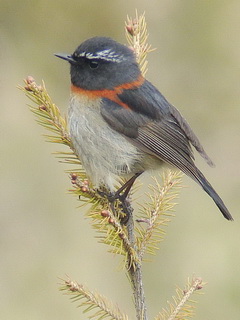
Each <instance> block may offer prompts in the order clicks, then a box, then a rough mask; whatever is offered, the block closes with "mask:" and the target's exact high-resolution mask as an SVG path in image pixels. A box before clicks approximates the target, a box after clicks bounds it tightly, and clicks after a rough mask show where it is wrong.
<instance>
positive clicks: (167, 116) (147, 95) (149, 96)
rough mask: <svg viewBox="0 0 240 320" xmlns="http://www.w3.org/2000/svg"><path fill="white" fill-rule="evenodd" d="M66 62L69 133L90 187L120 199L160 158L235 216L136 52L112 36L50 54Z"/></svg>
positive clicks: (197, 144) (186, 129) (195, 141)
mask: <svg viewBox="0 0 240 320" xmlns="http://www.w3.org/2000/svg"><path fill="white" fill-rule="evenodd" d="M56 56H57V57H59V58H62V59H64V60H67V61H68V62H69V63H70V67H71V82H72V86H71V99H70V106H69V113H68V114H69V126H70V135H71V139H72V142H73V145H74V147H75V150H76V152H77V154H78V155H79V157H80V159H81V161H82V164H83V166H84V168H85V170H86V173H87V175H88V176H89V178H90V180H91V182H93V184H94V185H96V186H97V187H98V186H101V185H104V186H106V187H107V188H109V190H111V191H113V186H114V182H115V181H116V178H117V177H119V176H121V177H124V176H125V177H128V178H129V180H128V182H127V183H126V184H125V185H124V186H123V187H121V188H120V189H119V190H118V191H117V192H116V193H115V198H121V199H123V200H124V199H125V198H126V197H127V195H128V193H129V190H130V189H131V186H132V184H133V183H134V181H135V179H136V178H137V177H138V176H139V175H140V174H141V173H142V172H144V171H145V170H148V169H152V168H154V169H155V168H157V167H160V166H161V165H162V164H163V163H167V164H170V165H172V166H174V167H177V168H178V169H180V170H181V171H183V172H184V173H185V174H187V175H188V176H189V177H191V178H192V179H193V180H195V181H196V182H197V183H198V184H200V186H201V187H202V188H203V189H204V190H205V191H206V192H207V193H208V194H209V196H210V197H211V198H212V199H213V201H214V202H215V203H216V205H217V206H218V208H219V209H220V211H221V212H222V214H223V216H224V217H225V218H226V219H228V220H233V218H232V216H231V214H230V213H229V211H228V209H227V208H226V206H225V205H224V203H223V201H222V199H221V198H220V197H219V195H218V194H217V193H216V191H215V190H214V189H213V187H212V186H211V184H210V183H209V182H208V181H207V179H206V178H205V177H204V175H203V174H202V173H201V171H200V170H199V169H198V168H197V167H196V165H195V164H194V156H193V152H192V148H191V146H193V147H194V148H195V149H196V150H197V151H198V152H199V153H200V155H201V156H202V157H203V158H204V159H205V160H206V161H207V163H208V164H209V165H210V166H212V165H213V163H212V161H211V159H210V158H209V157H208V155H207V154H206V152H205V151H204V149H203V147H202V145H201V144H200V142H199V140H198V138H197V137H196V135H195V134H194V132H193V131H192V129H191V128H190V126H189V125H188V123H187V121H186V120H185V119H184V118H183V117H182V116H181V114H180V112H179V111H178V110H177V109H176V108H175V107H174V106H173V105H171V104H170V103H169V102H168V101H167V100H166V99H165V97H164V96H163V95H162V94H161V93H160V92H159V91H158V90H157V89H156V88H155V87H154V86H153V85H152V84H151V83H150V82H149V81H147V80H146V79H145V78H144V77H143V75H142V74H141V71H140V69H139V66H138V63H137V62H136V57H135V55H134V52H133V51H132V50H131V49H130V48H128V47H127V46H125V45H122V44H120V43H118V42H116V41H114V40H112V39H110V38H106V37H94V38H91V39H88V40H86V41H85V42H83V43H82V44H81V45H80V46H79V47H78V48H77V49H76V50H75V52H74V53H73V54H56Z"/></svg>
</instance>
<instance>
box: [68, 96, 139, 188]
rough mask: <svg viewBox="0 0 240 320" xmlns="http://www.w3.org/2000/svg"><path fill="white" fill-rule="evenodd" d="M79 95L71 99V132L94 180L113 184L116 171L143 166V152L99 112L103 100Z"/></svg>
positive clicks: (137, 169) (80, 155)
mask: <svg viewBox="0 0 240 320" xmlns="http://www.w3.org/2000/svg"><path fill="white" fill-rule="evenodd" d="M79 98H80V96H78V99H76V97H75V96H72V97H71V100H70V107H69V112H68V117H69V126H70V135H71V138H72V140H73V144H74V147H75V148H76V151H77V153H78V155H79V157H80V159H81V161H82V164H83V166H84V168H85V170H86V172H87V174H88V175H89V177H90V179H91V181H92V182H93V183H94V184H96V185H100V184H102V183H103V184H107V185H109V187H110V188H112V186H110V184H114V179H115V177H114V176H115V175H116V176H123V175H128V174H130V173H135V172H138V171H139V170H143V167H142V163H143V158H144V154H143V153H142V152H141V151H140V150H138V149H137V148H136V147H135V146H133V145H132V144H131V143H130V142H128V141H127V140H126V139H125V138H124V137H123V136H122V135H121V134H119V133H118V132H116V131H114V130H113V129H111V128H110V127H109V126H108V124H107V123H106V122H105V120H104V119H103V118H102V116H101V114H100V100H89V99H88V98H87V97H82V96H81V100H80V99H79Z"/></svg>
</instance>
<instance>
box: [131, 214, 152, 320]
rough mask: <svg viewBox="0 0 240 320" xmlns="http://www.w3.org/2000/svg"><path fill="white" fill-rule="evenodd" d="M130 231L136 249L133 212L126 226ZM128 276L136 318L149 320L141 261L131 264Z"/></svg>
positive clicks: (132, 243)
mask: <svg viewBox="0 0 240 320" xmlns="http://www.w3.org/2000/svg"><path fill="white" fill-rule="evenodd" d="M126 227H127V231H128V238H129V241H130V243H131V245H132V247H133V248H134V247H135V237H134V221H133V215H132V211H131V213H130V214H129V219H128V222H127V224H126ZM134 249H135V248H134ZM129 265H130V267H129V268H128V274H129V277H130V280H131V283H132V288H133V295H134V303H135V309H136V316H137V319H138V320H147V319H148V318H147V307H146V302H145V295H144V289H143V280H142V265H141V261H140V259H139V262H135V263H134V264H129Z"/></svg>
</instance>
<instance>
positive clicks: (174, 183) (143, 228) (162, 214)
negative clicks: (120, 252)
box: [135, 170, 182, 260]
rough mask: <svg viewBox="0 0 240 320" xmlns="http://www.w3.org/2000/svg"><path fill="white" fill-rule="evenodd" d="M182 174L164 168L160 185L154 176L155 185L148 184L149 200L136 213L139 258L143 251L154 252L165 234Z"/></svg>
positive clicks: (141, 256) (141, 257)
mask: <svg viewBox="0 0 240 320" xmlns="http://www.w3.org/2000/svg"><path fill="white" fill-rule="evenodd" d="M181 177H182V174H181V172H179V171H176V172H174V171H171V170H166V171H165V172H164V173H163V174H162V185H160V184H159V182H158V181H157V179H156V178H155V177H154V178H153V180H154V182H155V185H152V186H149V189H150V193H148V194H147V195H148V198H149V201H148V202H147V203H146V204H145V205H142V208H141V210H139V213H138V219H137V222H138V225H137V226H136V227H135V229H136V233H137V234H138V237H137V247H138V252H139V258H140V259H141V260H142V259H143V256H144V253H145V251H146V252H147V253H148V254H155V251H156V250H157V249H158V244H159V242H160V241H162V240H163V237H164V235H165V230H164V227H166V225H167V224H168V223H169V222H170V217H171V216H173V209H174V206H175V205H176V203H174V202H173V201H174V200H175V199H176V198H177V196H178V191H179V189H180V184H181Z"/></svg>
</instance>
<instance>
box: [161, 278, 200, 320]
mask: <svg viewBox="0 0 240 320" xmlns="http://www.w3.org/2000/svg"><path fill="white" fill-rule="evenodd" d="M204 285H205V283H203V281H202V279H200V278H194V279H192V281H190V279H188V281H187V285H186V289H185V290H182V289H180V288H179V287H177V288H176V296H173V297H172V300H173V302H169V301H168V307H167V308H165V309H163V310H162V312H161V313H159V314H158V315H157V316H156V317H155V320H175V319H176V320H187V319H190V318H192V317H193V315H194V309H195V306H194V305H193V304H194V303H196V302H195V301H194V300H190V297H191V296H192V295H193V293H195V292H198V291H199V290H201V289H202V288H203V286H204Z"/></svg>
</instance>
